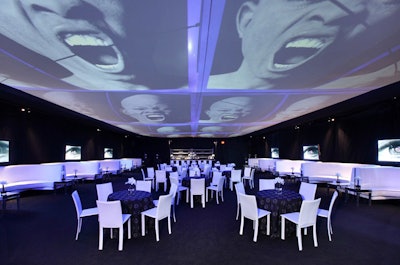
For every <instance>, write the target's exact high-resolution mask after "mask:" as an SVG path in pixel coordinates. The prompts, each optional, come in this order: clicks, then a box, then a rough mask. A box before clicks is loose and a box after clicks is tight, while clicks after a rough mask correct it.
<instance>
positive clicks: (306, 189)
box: [299, 182, 317, 201]
mask: <svg viewBox="0 0 400 265" xmlns="http://www.w3.org/2000/svg"><path fill="white" fill-rule="evenodd" d="M316 192H317V184H312V183H307V182H301V184H300V189H299V193H300V195H301V196H302V197H303V200H306V201H309V200H314V199H315V193H316Z"/></svg>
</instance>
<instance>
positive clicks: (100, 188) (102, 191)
mask: <svg viewBox="0 0 400 265" xmlns="http://www.w3.org/2000/svg"><path fill="white" fill-rule="evenodd" d="M96 190H97V199H98V200H99V201H107V199H108V195H110V194H111V193H113V192H114V189H113V186H112V183H111V182H106V183H102V184H96Z"/></svg>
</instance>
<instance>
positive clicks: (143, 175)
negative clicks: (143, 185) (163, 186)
mask: <svg viewBox="0 0 400 265" xmlns="http://www.w3.org/2000/svg"><path fill="white" fill-rule="evenodd" d="M140 171H141V172H142V179H143V180H144V178H145V177H146V175H145V174H144V170H143V168H141V169H140Z"/></svg>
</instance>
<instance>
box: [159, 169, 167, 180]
mask: <svg viewBox="0 0 400 265" xmlns="http://www.w3.org/2000/svg"><path fill="white" fill-rule="evenodd" d="M156 181H157V182H164V181H167V172H166V171H165V170H156Z"/></svg>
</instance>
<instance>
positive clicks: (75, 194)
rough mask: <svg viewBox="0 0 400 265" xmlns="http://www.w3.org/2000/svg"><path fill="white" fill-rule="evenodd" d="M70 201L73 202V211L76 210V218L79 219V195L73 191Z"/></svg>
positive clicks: (80, 209)
mask: <svg viewBox="0 0 400 265" xmlns="http://www.w3.org/2000/svg"><path fill="white" fill-rule="evenodd" d="M71 196H72V199H73V200H74V204H75V210H76V216H77V217H78V218H79V216H80V215H81V213H82V202H81V198H80V196H79V193H78V191H77V190H75V191H74V192H72V194H71Z"/></svg>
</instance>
